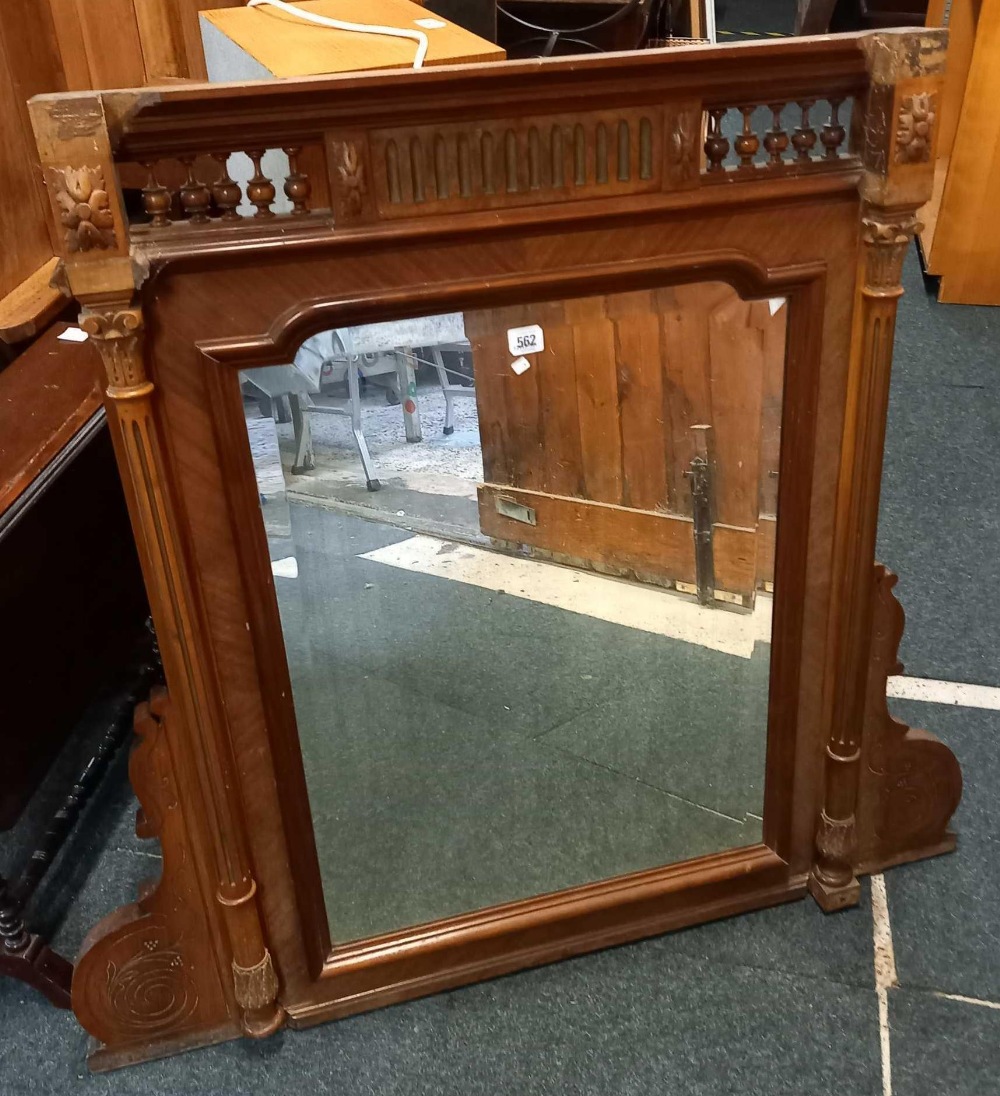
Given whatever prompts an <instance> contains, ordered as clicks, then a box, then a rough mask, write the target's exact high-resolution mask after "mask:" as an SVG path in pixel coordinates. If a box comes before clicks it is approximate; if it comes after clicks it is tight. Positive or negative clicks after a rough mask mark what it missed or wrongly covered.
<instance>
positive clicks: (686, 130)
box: [670, 112, 698, 183]
mask: <svg viewBox="0 0 1000 1096" xmlns="http://www.w3.org/2000/svg"><path fill="white" fill-rule="evenodd" d="M670 174H671V176H672V177H673V178H674V179H675V180H676V181H677V182H682V183H683V182H687V181H689V180H690V179H694V178H696V177H697V174H698V158H697V150H696V138H695V126H694V124H693V120H692V118H691V116H690V115H689V114H688V113H687V112H683V113H679V114H678V115H677V116H676V119H675V121H674V129H673V132H672V133H671V134H670Z"/></svg>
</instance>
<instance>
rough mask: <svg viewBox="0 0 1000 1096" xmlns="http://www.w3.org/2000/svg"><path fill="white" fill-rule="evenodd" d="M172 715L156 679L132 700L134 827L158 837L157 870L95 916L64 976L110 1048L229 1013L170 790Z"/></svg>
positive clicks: (208, 1023)
mask: <svg viewBox="0 0 1000 1096" xmlns="http://www.w3.org/2000/svg"><path fill="white" fill-rule="evenodd" d="M171 718H172V709H171V705H170V699H169V696H168V694H167V691H166V690H165V689H163V688H158V689H156V690H155V691H154V693H153V695H152V696H151V698H150V701H149V703H143V704H140V705H139V706H138V708H137V709H136V715H135V730H136V735H137V739H138V740H137V743H136V745H135V747H134V748H133V751H132V756H131V758H130V760H129V775H130V777H131V780H132V786H133V788H134V789H135V791H136V794H137V795H138V797H139V801H140V803H141V804H142V811H141V813H140V816H139V819H138V821H137V826H136V830H137V833H139V834H140V835H141V836H143V837H158V838H159V839H160V844H161V849H162V852H163V872H162V875H161V877H160V879H159V881H158V883H157V884H156V886H155V887H154V888H151V889H148V890H147V891H146V893H144V894H143V896H142V897H141V898H140V899H139V901H138V903H136V904H135V905H133V906H126V907H124V908H123V909H121V910H117V911H116V912H115V913H112V914H111V915H110V916H108V917H106V918H105V919H104V920H103V921H102V922H100V923H99V924H98V925H97V927H96V928H95V929H94V930H93V932H92V933H91V934H90V936H89V937H88V939H87V941H86V942H85V943H84V949H83V954H82V955H81V956H80V959H79V961H78V962H77V965H76V970H75V972H74V976H73V1010H74V1012H75V1013H76V1015H77V1017H78V1019H79V1020H80V1023H81V1024H83V1026H84V1027H85V1028H86V1029H87V1030H88V1031H89V1032H90V1033H91V1034H92V1035H94V1036H96V1037H97V1038H98V1039H99V1040H100V1041H101V1042H102V1043H105V1044H106V1045H108V1046H110V1047H113V1048H114V1050H115V1052H116V1053H121V1052H123V1051H127V1049H128V1048H129V1047H130V1046H133V1045H137V1046H143V1045H144V1044H145V1043H146V1042H147V1041H148V1040H149V1039H150V1038H154V1037H156V1036H164V1035H167V1036H171V1037H179V1036H182V1035H183V1034H184V1033H185V1032H187V1031H192V1032H194V1031H204V1030H205V1029H206V1028H208V1027H213V1028H215V1027H218V1025H220V1024H224V1023H226V1021H227V1020H229V1009H228V1006H227V1003H226V1000H225V996H224V994H223V992H222V989H221V986H220V983H219V977H218V970H217V966H216V963H215V961H214V959H213V957H212V955H211V943H210V938H209V930H208V925H207V923H206V919H205V915H204V912H203V910H202V906H201V896H200V893H199V887H198V880H197V877H196V874H195V869H194V862H193V860H192V856H191V851H190V846H189V838H188V832H187V827H186V825H185V823H184V818H183V812H182V811H181V809H180V805H179V803H178V799H177V782H176V778H175V774H174V767H173V761H172V758H171V753H170V744H169V741H168V734H169V732H168V724H169V722H170V720H171ZM231 1023H232V1027H233V1029H234V1033H235V1031H236V1030H237V1025H236V1023H235V1022H231Z"/></svg>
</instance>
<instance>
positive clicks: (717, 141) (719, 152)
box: [705, 107, 729, 172]
mask: <svg viewBox="0 0 1000 1096" xmlns="http://www.w3.org/2000/svg"><path fill="white" fill-rule="evenodd" d="M727 110H728V108H727V107H716V108H715V109H714V110H710V111H709V112H708V136H707V137H706V138H705V156H706V157H707V158H708V168H707V170H708V171H710V172H715V171H724V170H725V169H724V168H723V166H722V161H723V160H725V158H726V156H727V154H728V153H729V139H728V138H727V137H724V136H723V135H722V119H723V118H724V117H725V116H726V111H727Z"/></svg>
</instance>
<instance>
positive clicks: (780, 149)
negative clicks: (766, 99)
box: [764, 103, 788, 166]
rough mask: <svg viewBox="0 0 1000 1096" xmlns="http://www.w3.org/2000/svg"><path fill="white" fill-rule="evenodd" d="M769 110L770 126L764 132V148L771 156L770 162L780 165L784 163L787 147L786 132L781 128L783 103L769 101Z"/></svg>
mask: <svg viewBox="0 0 1000 1096" xmlns="http://www.w3.org/2000/svg"><path fill="white" fill-rule="evenodd" d="M767 109H768V110H769V111H770V112H771V128H770V129H769V130H768V131H767V133H765V134H764V148H765V149H766V150H767V154H768V155H769V156H770V157H771V163H772V164H777V165H779V166H780V165H781V164H783V163H784V159H783V157H784V154H785V149H787V148H788V134H787V133H786V132H785V131H784V130H783V129H782V128H781V112H782V111H783V110H784V109H785V104H784V103H769V104H768V108H767Z"/></svg>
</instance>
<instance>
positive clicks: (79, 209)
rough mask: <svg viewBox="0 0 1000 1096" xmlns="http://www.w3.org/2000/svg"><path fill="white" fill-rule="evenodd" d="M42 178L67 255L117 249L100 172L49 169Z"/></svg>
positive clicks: (106, 194)
mask: <svg viewBox="0 0 1000 1096" xmlns="http://www.w3.org/2000/svg"><path fill="white" fill-rule="evenodd" d="M45 175H46V181H47V182H48V184H49V186H50V188H51V190H52V197H53V200H54V202H55V204H56V208H57V209H58V211H59V221H60V223H61V224H62V226H63V229H64V232H63V238H64V239H65V241H66V252H67V254H69V255H73V254H75V253H76V252H78V251H108V250H112V249H114V248H116V247H117V240H116V238H115V220H114V216H113V215H112V213H111V201H110V197H109V195H108V192H107V189H106V188H105V185H104V173H103V172H102V171H101V169H100V168H99V167H78V168H74V167H68V166H67V167H63V168H48V169H47V170H46V173H45Z"/></svg>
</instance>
